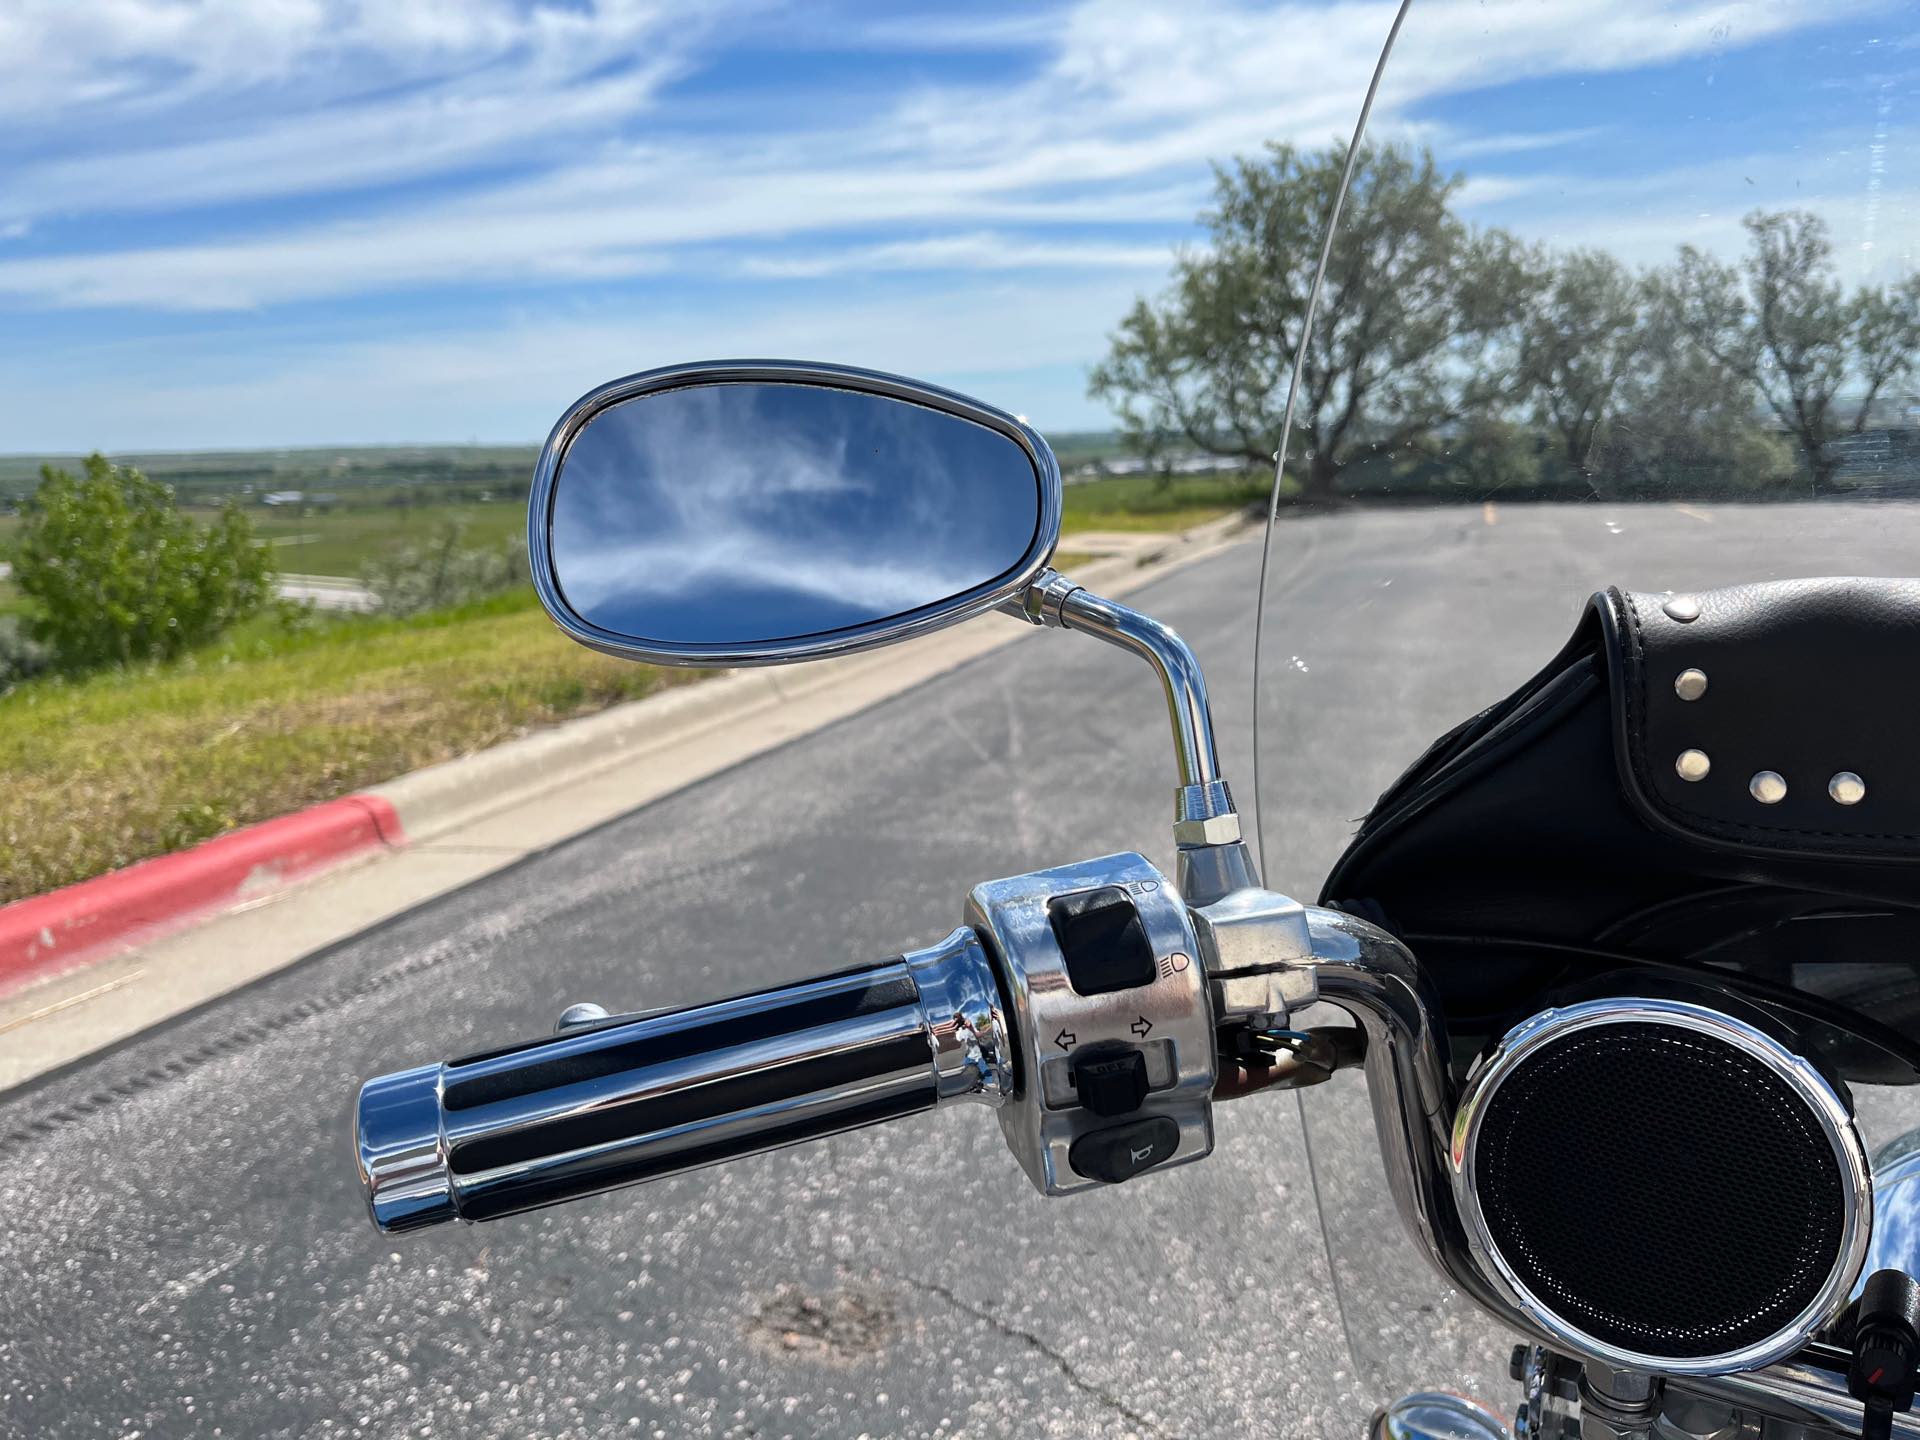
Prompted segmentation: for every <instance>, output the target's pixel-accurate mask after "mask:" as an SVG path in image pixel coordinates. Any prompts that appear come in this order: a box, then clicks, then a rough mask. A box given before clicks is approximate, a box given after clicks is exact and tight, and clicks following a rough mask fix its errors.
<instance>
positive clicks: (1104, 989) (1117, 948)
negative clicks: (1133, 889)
mask: <svg viewBox="0 0 1920 1440" xmlns="http://www.w3.org/2000/svg"><path fill="white" fill-rule="evenodd" d="M1047 920H1048V922H1049V923H1050V924H1051V925H1052V926H1053V938H1054V939H1055V940H1057V941H1058V942H1059V944H1060V953H1061V954H1062V955H1063V956H1065V957H1066V962H1067V979H1068V980H1069V981H1071V982H1072V984H1073V988H1074V990H1075V991H1077V992H1078V993H1079V994H1082V995H1106V994H1110V993H1111V992H1113V991H1115V990H1131V989H1133V988H1134V987H1135V986H1138V985H1151V984H1152V983H1153V980H1154V976H1155V974H1156V973H1157V972H1156V970H1155V968H1154V958H1153V946H1152V944H1151V943H1149V942H1148V940H1147V932H1146V928H1145V927H1144V926H1143V925H1141V923H1140V912H1139V911H1137V910H1135V909H1134V908H1133V897H1132V896H1131V895H1129V894H1127V892H1126V891H1125V890H1123V889H1121V888H1120V887H1119V886H1118V885H1103V886H1101V887H1100V888H1099V889H1097V890H1082V891H1079V892H1078V893H1076V894H1073V895H1059V896H1056V897H1055V898H1054V899H1052V900H1050V901H1049V902H1047Z"/></svg>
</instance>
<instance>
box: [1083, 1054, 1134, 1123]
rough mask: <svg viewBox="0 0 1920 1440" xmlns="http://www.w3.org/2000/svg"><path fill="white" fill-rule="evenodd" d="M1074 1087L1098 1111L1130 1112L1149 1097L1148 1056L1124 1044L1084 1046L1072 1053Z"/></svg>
mask: <svg viewBox="0 0 1920 1440" xmlns="http://www.w3.org/2000/svg"><path fill="white" fill-rule="evenodd" d="M1073 1088H1074V1089H1075V1090H1076V1091H1078V1092H1079V1095H1080V1103H1081V1105H1083V1106H1084V1107H1086V1108H1087V1109H1089V1110H1091V1111H1092V1112H1093V1113H1094V1114H1096V1115H1101V1116H1105V1117H1106V1118H1108V1119H1111V1118H1112V1117H1114V1116H1116V1115H1131V1114H1132V1113H1133V1112H1134V1111H1136V1110H1138V1109H1139V1108H1140V1105H1141V1102H1142V1101H1144V1100H1145V1099H1146V1098H1147V1057H1146V1056H1144V1055H1142V1054H1141V1053H1140V1052H1139V1051H1138V1050H1132V1049H1129V1048H1127V1047H1126V1046H1124V1045H1123V1046H1120V1047H1119V1048H1118V1049H1111V1050H1109V1049H1105V1048H1089V1049H1086V1050H1082V1051H1080V1052H1079V1053H1078V1054H1076V1055H1075V1056H1074V1057H1073Z"/></svg>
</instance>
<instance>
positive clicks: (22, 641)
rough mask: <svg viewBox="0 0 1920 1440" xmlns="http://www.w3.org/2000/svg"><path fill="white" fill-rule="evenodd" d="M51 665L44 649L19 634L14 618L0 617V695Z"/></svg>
mask: <svg viewBox="0 0 1920 1440" xmlns="http://www.w3.org/2000/svg"><path fill="white" fill-rule="evenodd" d="M52 663H53V657H52V656H51V655H49V654H48V653H47V649H46V647H45V646H44V645H39V644H36V643H35V642H34V641H32V640H30V639H28V638H27V636H26V635H24V634H23V633H21V629H20V625H19V623H18V621H16V620H15V619H14V617H12V616H10V615H0V694H5V693H6V692H7V691H8V690H11V689H12V688H13V687H14V686H15V685H18V684H19V683H20V682H21V681H22V680H31V679H32V678H33V677H34V676H35V675H38V674H40V673H41V672H42V671H45V670H48V669H51V668H52Z"/></svg>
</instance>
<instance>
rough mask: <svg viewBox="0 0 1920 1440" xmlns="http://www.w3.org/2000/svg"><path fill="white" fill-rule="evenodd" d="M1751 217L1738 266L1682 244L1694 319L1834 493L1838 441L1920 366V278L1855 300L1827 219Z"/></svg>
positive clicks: (1682, 281)
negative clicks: (1919, 356) (1836, 261)
mask: <svg viewBox="0 0 1920 1440" xmlns="http://www.w3.org/2000/svg"><path fill="white" fill-rule="evenodd" d="M1743 223H1744V224H1745V226H1746V230H1747V234H1748V236H1749V238H1750V242H1751V243H1750V247H1749V249H1748V252H1747V256H1746V258H1745V259H1744V260H1743V261H1742V262H1741V263H1740V264H1739V265H1738V266H1734V265H1729V264H1727V263H1726V262H1724V261H1721V260H1716V259H1714V258H1713V257H1712V256H1710V255H1706V254H1703V253H1702V252H1700V251H1698V250H1696V249H1694V248H1693V247H1692V246H1686V247H1684V248H1683V249H1682V250H1681V252H1680V263H1679V267H1678V271H1677V275H1676V289H1677V294H1678V298H1679V304H1680V313H1681V316H1682V320H1683V323H1684V325H1685V327H1686V329H1687V331H1688V333H1689V334H1690V335H1691V336H1692V337H1693V338H1694V339H1695V340H1696V341H1697V342H1698V344H1699V345H1700V346H1701V347H1702V348H1703V349H1704V350H1705V351H1706V353H1707V354H1708V355H1710V356H1711V357H1712V358H1713V359H1714V361H1715V362H1716V363H1718V364H1720V365H1722V366H1724V367H1726V368H1727V369H1728V370H1729V371H1731V372H1732V373H1734V374H1735V375H1738V376H1740V377H1742V378H1743V379H1745V380H1747V381H1748V382H1750V383H1751V384H1752V385H1753V386H1754V387H1755V389H1756V390H1757V391H1758V392H1759V394H1760V396H1761V398H1762V399H1763V400H1764V401H1765V402H1766V405H1767V407H1768V408H1769V409H1771V410H1772V411H1773V413H1774V415H1775V416H1776V417H1778V419H1779V421H1780V423H1781V425H1782V426H1783V427H1785V429H1786V431H1787V433H1788V435H1789V436H1791V437H1792V440H1793V443H1794V444H1795V445H1796V446H1797V447H1798V449H1799V451H1800V455H1801V458H1802V459H1803V461H1804V462H1805V464H1806V466H1807V469H1808V471H1809V472H1810V473H1811V475H1812V477H1813V488H1814V491H1815V493H1816V494H1824V493H1826V492H1827V491H1828V490H1830V489H1831V488H1832V485H1833V477H1834V473H1835V472H1836V471H1837V470H1838V469H1839V467H1840V459H1841V457H1840V453H1839V451H1838V450H1837V449H1835V447H1834V445H1833V442H1834V441H1835V440H1837V439H1840V438H1841V437H1843V436H1846V435H1857V434H1859V433H1860V431H1861V430H1863V429H1864V428H1865V427H1866V423H1867V416H1868V414H1869V412H1870V411H1871V409H1872V406H1873V402H1874V401H1875V400H1876V399H1877V398H1879V396H1880V394H1881V392H1882V391H1884V390H1885V389H1887V388H1888V387H1889V386H1891V385H1895V384H1898V383H1900V382H1902V381H1904V380H1907V379H1909V378H1910V377H1911V376H1912V375H1913V373H1914V368H1915V361H1916V352H1917V351H1920V276H1909V277H1908V278H1907V279H1906V280H1905V281H1903V282H1902V283H1900V284H1898V285H1896V286H1894V287H1893V288H1892V289H1891V290H1889V289H1884V288H1880V287H1869V286H1862V287H1860V288H1859V289H1857V290H1856V291H1855V292H1854V293H1853V294H1852V295H1851V296H1848V295H1847V294H1846V293H1845V291H1844V290H1843V288H1842V287H1841V284H1840V281H1839V279H1838V277H1837V276H1836V275H1835V273H1834V265H1833V242H1832V241H1831V240H1830V239H1829V238H1828V235H1827V225H1826V222H1825V221H1824V220H1822V219H1821V218H1820V217H1819V216H1818V215H1814V214H1812V213H1810V212H1809V211H1805V210H1785V211H1777V212H1768V211H1763V210H1756V211H1754V212H1753V213H1752V214H1751V215H1749V216H1747V217H1746V220H1745V221H1744V222H1743ZM1849 386H1851V387H1852V394H1851V396H1850V397H1849V398H1848V399H1847V400H1846V401H1844V402H1843V401H1842V399H1841V391H1842V390H1843V389H1844V388H1846V387H1849Z"/></svg>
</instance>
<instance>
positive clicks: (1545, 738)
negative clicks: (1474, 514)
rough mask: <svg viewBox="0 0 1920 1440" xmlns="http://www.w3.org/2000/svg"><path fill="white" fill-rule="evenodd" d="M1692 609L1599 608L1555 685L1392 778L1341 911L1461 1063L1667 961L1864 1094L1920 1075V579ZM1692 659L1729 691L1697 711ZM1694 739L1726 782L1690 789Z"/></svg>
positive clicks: (1610, 597)
mask: <svg viewBox="0 0 1920 1440" xmlns="http://www.w3.org/2000/svg"><path fill="white" fill-rule="evenodd" d="M1697 598H1698V600H1699V602H1700V603H1699V610H1700V613H1699V616H1698V618H1697V619H1693V620H1690V621H1677V620H1674V619H1672V618H1671V617H1670V616H1669V615H1668V614H1667V613H1666V611H1665V609H1664V608H1663V606H1662V599H1663V597H1659V596H1652V597H1649V596H1645V595H1639V596H1630V595H1625V594H1623V593H1622V592H1620V591H1617V590H1610V591H1606V592H1603V593H1601V594H1599V595H1596V596H1595V597H1594V600H1593V602H1592V604H1591V605H1590V606H1589V608H1588V610H1587V612H1586V614H1585V616H1584V618H1583V620H1582V622H1581V624H1580V627H1579V629H1578V630H1577V631H1576V633H1575V634H1574V636H1573V638H1572V639H1571V640H1570V641H1569V642H1568V643H1567V645H1566V646H1565V647H1564V648H1563V649H1562V650H1561V652H1560V653H1559V654H1558V655H1557V656H1555V657H1554V659H1553V660H1552V661H1551V662H1550V663H1549V664H1548V665H1547V666H1546V667H1545V668H1544V669H1542V670H1541V671H1540V672H1539V673H1538V674H1537V675H1535V676H1534V677H1533V679H1531V680H1530V681H1528V682H1527V684H1526V685H1524V686H1522V687H1521V688H1520V689H1519V690H1518V691H1516V692H1515V693H1514V694H1513V695H1511V696H1509V697H1508V698H1507V699H1505V700H1503V701H1501V702H1500V703H1499V704H1497V705H1495V706H1493V707H1491V708H1490V709H1488V710H1486V711H1484V712H1482V713H1481V714H1479V715H1477V716H1475V717H1473V718H1472V719H1470V720H1468V721H1467V722H1465V723H1464V724H1462V725H1460V726H1459V727H1457V728H1456V729H1455V730H1453V731H1452V732H1450V733H1449V734H1448V735H1446V736H1444V737H1442V738H1441V739H1440V740H1439V741H1437V742H1435V744H1434V745H1433V746H1431V747H1429V749H1428V751H1427V752H1426V754H1424V755H1423V756H1422V757H1421V758H1420V759H1419V760H1418V761H1417V762H1416V763H1415V764H1414V765H1413V766H1412V767H1411V768H1410V769H1409V770H1408V771H1407V772H1406V773H1405V774H1403V775H1402V776H1401V777H1400V778H1399V779H1398V780H1397V781H1395V782H1394V784H1393V785H1392V786H1391V787H1389V789H1388V790H1387V792H1386V793H1385V794H1384V795H1382V796H1381V798H1380V800H1379V801H1378V802H1377V803H1376V804H1375V806H1374V807H1373V810H1372V811H1371V813H1370V814H1369V815H1368V816H1367V818H1366V820H1365V821H1364V822H1363V824H1362V826H1361V829H1360V832H1359V834H1358V835H1357V836H1356V837H1355V839H1354V840H1353V842H1352V844H1351V845H1350V846H1349V847H1348V849H1347V851H1346V853H1345V854H1344V855H1343V856H1342V857H1341V858H1340V861H1339V862H1338V864H1336V865H1335V867H1334V869H1333V872H1332V874H1331V875H1330V876H1329V878H1328V881H1327V883H1326V886H1325V888H1324V891H1323V895H1322V903H1325V904H1332V905H1340V906H1345V907H1350V908H1360V909H1362V910H1364V911H1365V912H1366V913H1369V914H1370V915H1371V916H1372V918H1375V919H1377V920H1380V921H1381V922H1382V923H1384V924H1386V925H1387V926H1388V927H1389V928H1391V929H1392V930H1393V931H1394V932H1395V933H1397V934H1398V935H1399V936H1400V937H1401V938H1402V939H1403V940H1405V941H1406V942H1407V943H1408V944H1409V945H1410V946H1411V947H1412V948H1413V950H1414V952H1415V954H1417V955H1418V956H1419V957H1420V958H1421V960H1422V962H1423V963H1424V964H1425V965H1426V966H1427V967H1428V969H1429V970H1430V972H1431V974H1432V975H1433V977H1434V979H1435V981H1436V984H1437V985H1438V987H1439V990H1440V993H1441V996H1442V999H1443V1001H1444V1002H1445V1005H1446V1010H1447V1021H1448V1026H1449V1030H1450V1032H1451V1033H1452V1034H1453V1036H1454V1041H1455V1045H1456V1051H1457V1054H1458V1055H1459V1057H1460V1058H1461V1059H1462V1060H1464V1059H1465V1058H1466V1057H1467V1056H1470V1055H1471V1054H1473V1053H1476V1052H1477V1051H1478V1050H1479V1049H1481V1048H1482V1047H1483V1046H1484V1044H1485V1043H1486V1042H1487V1040H1488V1039H1489V1038H1491V1037H1493V1036H1497V1035H1498V1034H1500V1033H1501V1032H1503V1031H1504V1030H1505V1029H1506V1028H1507V1027H1508V1026H1509V1025H1510V1024H1512V1023H1513V1022H1515V1021H1517V1020H1519V1019H1522V1018H1524V1017H1526V1016H1528V1015H1531V1014H1534V1013H1536V1012H1537V1011H1539V1010H1540V1009H1542V1008H1544V1007H1545V1006H1546V1005H1549V1004H1552V1003H1555V1001H1556V999H1558V998H1560V997H1562V996H1563V995H1567V994H1571V993H1574V992H1577V991H1580V990H1582V989H1584V988H1585V987H1587V986H1589V985H1590V984H1591V983H1592V982H1593V981H1594V979H1595V977H1596V976H1602V975H1610V974H1614V975H1617V973H1618V972H1619V971H1621V969H1622V967H1623V965H1625V966H1632V965H1643V966H1644V965H1652V966H1659V967H1663V969H1669V970H1670V973H1682V974H1691V975H1694V976H1697V977H1699V978H1702V979H1706V980H1709V981H1710V982H1711V983H1714V984H1716V985H1720V986H1724V987H1729V988H1731V989H1735V990H1737V991H1739V992H1740V993H1741V994H1742V995H1743V996H1745V997H1747V998H1749V999H1751V1000H1753V1001H1755V1002H1757V1003H1761V1004H1764V1005H1766V1006H1768V1007H1770V1008H1772V1009H1774V1010H1776V1011H1777V1012H1778V1013H1780V1014H1781V1015H1783V1016H1790V1017H1791V1019H1792V1023H1794V1025H1795V1026H1796V1028H1798V1029H1800V1030H1801V1031H1802V1032H1803V1034H1804V1036H1805V1039H1806V1041H1807V1043H1808V1044H1809V1045H1810V1046H1811V1047H1812V1048H1813V1049H1814V1051H1815V1052H1816V1053H1817V1054H1819V1055H1820V1056H1822V1057H1823V1058H1824V1059H1826V1060H1827V1061H1828V1062H1829V1063H1831V1064H1832V1066H1833V1067H1834V1068H1835V1069H1836V1070H1838V1071H1839V1072H1840V1073H1841V1074H1843V1075H1845V1076H1846V1077H1847V1078H1849V1079H1853V1080H1857V1081H1863V1082H1870V1083H1880V1084H1908V1083H1913V1082H1914V1081H1915V1080H1916V1079H1920V1042H1917V1039H1916V1037H1920V840H1916V839H1913V838H1911V837H1912V836H1914V835H1916V834H1920V748H1916V747H1915V746H1914V744H1913V741H1912V738H1911V732H1912V729H1913V726H1912V721H1911V718H1910V717H1912V715H1913V714H1914V710H1915V705H1914V702H1915V701H1916V700H1920V665H1916V663H1915V662H1916V660H1920V585H1916V584H1915V583H1914V582H1906V581H1866V580H1820V581H1790V582H1780V583H1778V584H1773V585H1752V586H1738V587H1733V588H1731V589H1728V590H1723V591H1716V592H1709V593H1707V594H1703V595H1701V596H1699V597H1697ZM1680 613H1681V614H1685V613H1686V609H1685V607H1681V608H1680ZM1685 668H1699V669H1702V670H1704V671H1705V672H1706V674H1707V675H1708V676H1709V687H1708V692H1707V694H1706V695H1705V696H1703V697H1701V698H1700V699H1699V700H1697V701H1685V700H1682V699H1680V698H1679V696H1678V694H1677V692H1676V691H1675V688H1674V686H1673V677H1674V676H1675V675H1676V674H1677V673H1678V672H1679V671H1680V670H1681V669H1685ZM1684 748H1699V749H1701V750H1703V751H1705V752H1706V753H1707V754H1708V755H1709V756H1711V757H1713V759H1714V766H1713V770H1712V772H1710V774H1709V777H1708V780H1707V781H1705V782H1698V783H1690V782H1685V781H1682V780H1680V779H1679V777H1678V775H1677V773H1676V772H1675V770H1674V768H1673V756H1674V755H1676V754H1677V753H1678V752H1679V750H1680V749H1684ZM1759 757H1764V758H1759ZM1757 768H1770V769H1774V770H1776V771H1778V772H1779V773H1781V774H1783V775H1785V776H1786V777H1787V778H1788V782H1789V796H1790V799H1791V800H1792V801H1793V803H1792V804H1791V805H1788V804H1786V803H1783V804H1781V805H1779V806H1771V807H1769V806H1762V805H1761V804H1760V803H1759V802H1758V801H1756V800H1755V799H1754V798H1753V797H1752V796H1751V795H1750V794H1749V793H1748V792H1747V780H1748V777H1749V776H1750V775H1751V774H1752V773H1753V772H1754V770H1755V769H1757ZM1842 768H1845V769H1851V770H1854V771H1856V772H1857V773H1859V774H1861V775H1863V776H1868V777H1870V778H1869V782H1868V788H1869V799H1868V801H1867V802H1863V803H1861V804H1859V805H1857V806H1851V807H1843V806H1841V805H1839V804H1837V803H1836V802H1835V801H1833V800H1832V799H1831V798H1830V797H1829V796H1828V795H1827V794H1826V793H1825V779H1826V777H1827V776H1829V775H1831V774H1832V773H1833V772H1834V771H1836V770H1839V769H1842ZM1650 978H1651V977H1650ZM1610 983H1611V982H1610Z"/></svg>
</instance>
